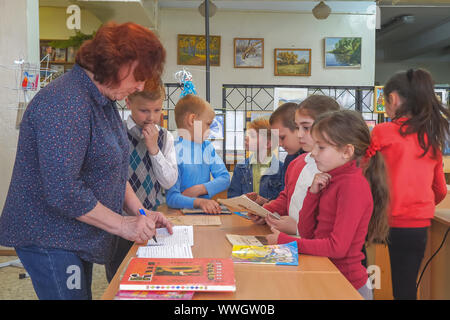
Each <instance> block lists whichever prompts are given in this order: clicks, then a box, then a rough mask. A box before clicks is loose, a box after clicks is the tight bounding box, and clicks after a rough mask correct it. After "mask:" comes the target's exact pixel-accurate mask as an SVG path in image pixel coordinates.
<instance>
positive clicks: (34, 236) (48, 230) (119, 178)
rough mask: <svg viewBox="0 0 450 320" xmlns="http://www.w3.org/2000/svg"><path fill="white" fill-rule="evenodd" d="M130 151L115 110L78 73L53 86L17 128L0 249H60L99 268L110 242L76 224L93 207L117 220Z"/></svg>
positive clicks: (102, 234)
mask: <svg viewBox="0 0 450 320" xmlns="http://www.w3.org/2000/svg"><path fill="white" fill-rule="evenodd" d="M128 150H129V146H128V140H127V136H126V131H125V129H124V127H123V125H122V121H121V119H120V115H119V112H118V110H117V107H116V105H115V102H113V101H111V100H109V99H108V98H106V97H105V96H103V95H102V94H101V93H100V91H99V90H98V88H97V87H96V86H95V84H94V83H93V82H92V81H91V80H90V78H89V77H88V76H87V74H86V73H85V71H84V70H83V69H82V68H81V67H80V66H78V65H75V66H74V68H73V69H72V71H70V72H68V73H66V74H65V75H63V76H61V77H59V78H58V79H56V80H54V81H53V82H51V83H50V84H49V85H48V86H46V87H45V88H44V89H42V90H41V91H40V92H39V93H38V94H37V95H36V96H35V97H34V98H33V100H32V101H31V102H30V104H29V106H28V108H27V110H26V112H25V114H24V117H23V120H22V123H21V126H20V135H19V142H18V148H17V154H16V160H15V164H14V170H13V174H12V178H11V184H10V186H9V191H8V196H7V199H6V202H5V206H4V209H3V213H2V215H1V217H0V244H1V245H4V246H8V247H22V246H31V245H32V246H38V247H42V248H59V249H64V250H69V251H74V252H76V253H77V254H78V255H79V256H80V257H81V258H82V259H84V260H86V261H90V262H94V263H100V264H103V263H105V262H106V261H107V260H108V253H109V252H110V251H111V250H110V249H111V248H110V246H111V243H112V235H111V234H108V233H107V232H105V231H103V230H101V229H98V228H96V227H93V226H91V225H88V224H86V223H83V222H80V221H78V220H76V218H77V217H80V216H82V215H84V214H86V213H87V212H89V211H90V210H92V209H93V208H94V207H95V206H96V204H97V202H100V203H102V204H103V205H104V206H106V207H108V208H110V209H111V210H113V211H114V212H117V213H120V212H121V210H122V207H123V202H124V195H125V186H126V181H127V178H128V177H127V174H128V161H129V155H128Z"/></svg>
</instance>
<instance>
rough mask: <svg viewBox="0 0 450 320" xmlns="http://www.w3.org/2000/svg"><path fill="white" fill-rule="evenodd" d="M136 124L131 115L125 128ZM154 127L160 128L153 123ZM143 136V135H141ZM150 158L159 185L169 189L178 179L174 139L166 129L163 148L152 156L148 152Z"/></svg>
mask: <svg viewBox="0 0 450 320" xmlns="http://www.w3.org/2000/svg"><path fill="white" fill-rule="evenodd" d="M134 126H137V124H136V123H135V122H134V120H133V118H132V117H131V115H129V116H128V118H127V128H128V130H130V129H132V128H133V127H134ZM155 126H156V128H157V129H158V130H160V128H159V127H158V126H157V125H156V124H155ZM142 138H143V137H142ZM149 156H150V160H151V162H152V167H153V172H154V173H155V178H156V179H157V180H158V182H159V184H160V185H161V187H163V188H164V189H166V190H167V189H170V188H171V187H172V186H173V185H174V184H175V182H177V179H178V165H177V158H176V155H175V147H174V139H173V135H172V134H171V133H170V132H169V131H167V136H166V142H165V143H164V146H163V150H159V151H158V153H157V154H155V155H154V156H153V155H151V154H150V153H149Z"/></svg>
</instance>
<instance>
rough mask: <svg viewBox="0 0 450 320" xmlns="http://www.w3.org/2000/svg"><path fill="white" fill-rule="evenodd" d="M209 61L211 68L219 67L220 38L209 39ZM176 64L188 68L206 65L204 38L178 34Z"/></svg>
mask: <svg viewBox="0 0 450 320" xmlns="http://www.w3.org/2000/svg"><path fill="white" fill-rule="evenodd" d="M209 59H210V60H209V61H210V65H211V66H220V36H210V37H209ZM177 64H179V65H190V66H204V65H206V37H205V36H202V35H191V34H179V35H178V48H177Z"/></svg>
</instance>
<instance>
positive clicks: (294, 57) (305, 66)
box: [274, 49, 311, 76]
mask: <svg viewBox="0 0 450 320" xmlns="http://www.w3.org/2000/svg"><path fill="white" fill-rule="evenodd" d="M274 60H275V62H274V65H275V72H274V74H275V75H276V76H310V75H311V49H275V51H274Z"/></svg>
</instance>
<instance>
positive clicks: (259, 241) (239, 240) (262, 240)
mask: <svg viewBox="0 0 450 320" xmlns="http://www.w3.org/2000/svg"><path fill="white" fill-rule="evenodd" d="M226 237H227V239H228V241H230V243H231V244H232V245H233V246H235V245H238V246H263V245H265V244H267V240H266V237H265V236H247V235H238V234H227V235H226Z"/></svg>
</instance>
